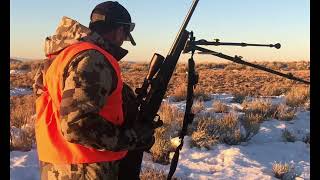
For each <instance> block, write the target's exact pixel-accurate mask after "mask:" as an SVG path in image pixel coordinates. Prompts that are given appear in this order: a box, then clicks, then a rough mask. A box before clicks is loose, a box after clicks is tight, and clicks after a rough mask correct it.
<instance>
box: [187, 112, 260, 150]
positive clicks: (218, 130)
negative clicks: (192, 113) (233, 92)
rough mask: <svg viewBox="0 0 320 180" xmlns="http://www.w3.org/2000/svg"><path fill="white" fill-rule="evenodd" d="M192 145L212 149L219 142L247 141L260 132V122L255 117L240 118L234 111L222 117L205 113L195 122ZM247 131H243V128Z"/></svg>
mask: <svg viewBox="0 0 320 180" xmlns="http://www.w3.org/2000/svg"><path fill="white" fill-rule="evenodd" d="M193 126H196V128H195V130H194V132H193V133H192V135H191V146H195V147H204V148H206V149H210V148H211V147H212V146H213V145H215V144H217V143H226V144H229V145H237V144H240V143H241V142H246V141H248V140H249V139H251V138H252V137H253V136H254V135H255V134H257V133H258V131H259V128H260V124H259V122H256V121H255V119H252V118H251V119H250V118H241V119H240V118H239V117H238V116H237V115H236V114H234V113H228V114H225V115H224V116H223V117H222V118H220V119H215V118H213V117H212V116H209V115H205V116H202V117H199V119H198V121H196V122H195V123H194V125H193ZM241 127H243V128H244V129H245V132H242V130H241V129H242V128H241Z"/></svg>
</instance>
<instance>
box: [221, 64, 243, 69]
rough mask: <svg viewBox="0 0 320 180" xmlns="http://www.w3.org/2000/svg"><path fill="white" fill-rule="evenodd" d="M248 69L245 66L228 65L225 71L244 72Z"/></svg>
mask: <svg viewBox="0 0 320 180" xmlns="http://www.w3.org/2000/svg"><path fill="white" fill-rule="evenodd" d="M246 67H247V66H245V65H243V64H235V63H228V64H227V65H226V67H225V68H224V69H225V70H244V69H246Z"/></svg>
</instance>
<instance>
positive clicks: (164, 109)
mask: <svg viewBox="0 0 320 180" xmlns="http://www.w3.org/2000/svg"><path fill="white" fill-rule="evenodd" d="M158 114H159V115H160V118H161V120H162V121H163V123H165V124H168V125H171V126H172V127H176V128H179V127H181V126H182V122H183V115H184V113H183V112H182V111H180V110H179V109H178V108H177V107H175V106H173V105H170V104H169V103H167V102H165V103H162V104H161V106H160V109H159V111H158Z"/></svg>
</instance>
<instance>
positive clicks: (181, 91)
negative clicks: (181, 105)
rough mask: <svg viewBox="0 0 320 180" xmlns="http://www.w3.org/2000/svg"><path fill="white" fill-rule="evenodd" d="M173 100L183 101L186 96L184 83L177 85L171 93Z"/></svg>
mask: <svg viewBox="0 0 320 180" xmlns="http://www.w3.org/2000/svg"><path fill="white" fill-rule="evenodd" d="M172 97H173V99H174V101H183V100H186V97H187V86H186V84H185V83H183V84H181V85H180V86H178V87H177V88H176V89H175V91H174V94H173V95H172Z"/></svg>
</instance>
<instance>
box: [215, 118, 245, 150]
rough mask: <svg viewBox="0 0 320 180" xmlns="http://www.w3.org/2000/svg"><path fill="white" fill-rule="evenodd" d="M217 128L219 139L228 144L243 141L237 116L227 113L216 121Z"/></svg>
mask: <svg viewBox="0 0 320 180" xmlns="http://www.w3.org/2000/svg"><path fill="white" fill-rule="evenodd" d="M217 126H218V130H219V132H220V137H219V140H220V141H221V142H224V143H226V144H229V145H237V144H240V143H241V142H242V141H243V136H242V134H241V124H240V121H239V119H238V116H237V115H236V114H233V113H228V114H226V115H224V116H223V118H222V119H220V120H218V121H217Z"/></svg>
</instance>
